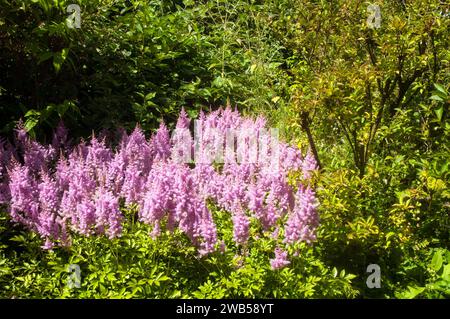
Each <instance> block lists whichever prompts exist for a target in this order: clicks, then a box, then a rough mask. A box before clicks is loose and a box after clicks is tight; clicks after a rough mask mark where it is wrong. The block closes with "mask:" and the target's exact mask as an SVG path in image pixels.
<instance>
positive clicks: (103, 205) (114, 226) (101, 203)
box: [95, 187, 123, 239]
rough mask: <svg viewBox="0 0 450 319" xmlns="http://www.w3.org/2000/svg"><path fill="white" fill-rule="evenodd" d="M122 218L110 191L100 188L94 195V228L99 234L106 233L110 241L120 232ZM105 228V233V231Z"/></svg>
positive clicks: (115, 199) (115, 198) (117, 204)
mask: <svg viewBox="0 0 450 319" xmlns="http://www.w3.org/2000/svg"><path fill="white" fill-rule="evenodd" d="M122 220H123V216H122V214H121V213H120V208H119V200H118V198H117V197H115V196H114V195H113V193H111V192H110V191H108V190H106V189H105V188H103V187H101V188H99V189H98V190H97V192H96V194H95V226H96V228H97V231H98V232H99V233H106V234H107V235H108V237H109V238H110V239H112V238H114V237H118V236H119V235H120V233H121V232H122ZM105 228H107V229H106V231H105Z"/></svg>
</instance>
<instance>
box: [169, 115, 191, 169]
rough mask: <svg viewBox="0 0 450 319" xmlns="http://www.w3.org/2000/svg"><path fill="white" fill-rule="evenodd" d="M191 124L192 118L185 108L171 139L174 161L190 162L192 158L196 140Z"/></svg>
mask: <svg viewBox="0 0 450 319" xmlns="http://www.w3.org/2000/svg"><path fill="white" fill-rule="evenodd" d="M189 125H190V120H189V118H188V116H187V114H186V112H185V111H184V108H183V109H182V110H181V113H180V116H179V118H178V121H177V125H176V128H175V131H174V133H173V136H172V139H171V142H172V145H173V146H172V151H171V152H172V153H171V154H172V161H174V162H175V163H189V162H191V160H192V152H193V147H194V141H193V139H192V135H191V132H190V131H189Z"/></svg>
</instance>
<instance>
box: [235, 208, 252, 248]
mask: <svg viewBox="0 0 450 319" xmlns="http://www.w3.org/2000/svg"><path fill="white" fill-rule="evenodd" d="M232 220H233V239H234V241H235V242H236V243H237V244H240V245H245V244H246V243H247V241H248V237H249V235H250V220H249V219H248V217H247V216H245V214H244V212H242V211H238V212H236V213H234V214H233V217H232Z"/></svg>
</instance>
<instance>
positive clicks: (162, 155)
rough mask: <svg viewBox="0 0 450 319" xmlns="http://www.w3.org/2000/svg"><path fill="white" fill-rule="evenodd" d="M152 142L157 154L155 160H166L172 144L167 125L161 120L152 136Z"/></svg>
mask: <svg viewBox="0 0 450 319" xmlns="http://www.w3.org/2000/svg"><path fill="white" fill-rule="evenodd" d="M150 144H151V146H152V150H153V152H154V154H155V160H160V161H165V160H167V159H168V158H169V157H170V154H171V145H170V135H169V130H168V129H167V126H166V125H165V124H164V122H161V124H160V126H159V129H158V130H157V131H156V134H155V135H154V136H153V137H152V139H151V141H150Z"/></svg>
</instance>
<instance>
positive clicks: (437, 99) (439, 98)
mask: <svg viewBox="0 0 450 319" xmlns="http://www.w3.org/2000/svg"><path fill="white" fill-rule="evenodd" d="M430 99H432V100H435V101H439V102H442V101H444V99H443V98H441V97H440V96H439V95H432V96H431V97H430Z"/></svg>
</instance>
